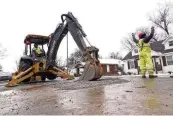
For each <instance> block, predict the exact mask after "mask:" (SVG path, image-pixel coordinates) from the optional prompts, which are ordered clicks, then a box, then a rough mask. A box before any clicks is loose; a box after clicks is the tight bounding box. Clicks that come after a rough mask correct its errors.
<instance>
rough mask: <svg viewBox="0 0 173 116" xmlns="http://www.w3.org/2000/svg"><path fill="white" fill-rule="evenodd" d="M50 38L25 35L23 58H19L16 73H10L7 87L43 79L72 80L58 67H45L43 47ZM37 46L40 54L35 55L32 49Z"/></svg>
mask: <svg viewBox="0 0 173 116" xmlns="http://www.w3.org/2000/svg"><path fill="white" fill-rule="evenodd" d="M49 40H50V37H49V36H42V35H32V34H30V35H27V36H26V38H25V40H24V44H25V51H24V56H22V57H21V58H20V62H19V67H18V71H17V72H15V73H12V78H11V80H10V81H9V82H8V84H7V86H8V87H11V86H16V85H18V84H19V83H21V82H24V83H26V82H27V83H29V82H36V81H45V79H46V78H47V79H49V80H54V79H56V78H57V77H58V76H60V77H61V78H68V79H70V78H72V76H71V75H68V74H67V73H66V72H64V71H62V70H61V69H59V68H58V67H56V66H55V67H52V68H51V69H47V67H46V52H45V49H44V47H45V46H46V47H47V46H48V44H49ZM34 45H38V47H40V48H41V54H39V55H36V54H35V52H34V50H33V47H34Z"/></svg>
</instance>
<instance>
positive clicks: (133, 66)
mask: <svg viewBox="0 0 173 116" xmlns="http://www.w3.org/2000/svg"><path fill="white" fill-rule="evenodd" d="M129 65H130V69H133V68H135V64H134V61H129Z"/></svg>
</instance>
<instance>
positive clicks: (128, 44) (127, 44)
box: [121, 33, 136, 51]
mask: <svg viewBox="0 0 173 116" xmlns="http://www.w3.org/2000/svg"><path fill="white" fill-rule="evenodd" d="M121 44H122V47H123V49H126V50H128V51H131V50H132V49H133V48H134V47H135V46H136V44H135V42H134V41H133V39H132V35H131V33H130V34H128V35H127V37H124V38H123V39H122V40H121Z"/></svg>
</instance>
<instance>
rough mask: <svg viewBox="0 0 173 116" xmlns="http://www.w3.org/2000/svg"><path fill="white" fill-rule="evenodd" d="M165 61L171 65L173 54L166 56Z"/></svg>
mask: <svg viewBox="0 0 173 116" xmlns="http://www.w3.org/2000/svg"><path fill="white" fill-rule="evenodd" d="M166 61H167V64H168V65H173V56H172V55H170V56H166Z"/></svg>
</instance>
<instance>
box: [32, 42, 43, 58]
mask: <svg viewBox="0 0 173 116" xmlns="http://www.w3.org/2000/svg"><path fill="white" fill-rule="evenodd" d="M32 53H33V56H36V57H40V56H41V55H42V49H41V48H40V47H39V46H38V44H34V47H33V49H32Z"/></svg>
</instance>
